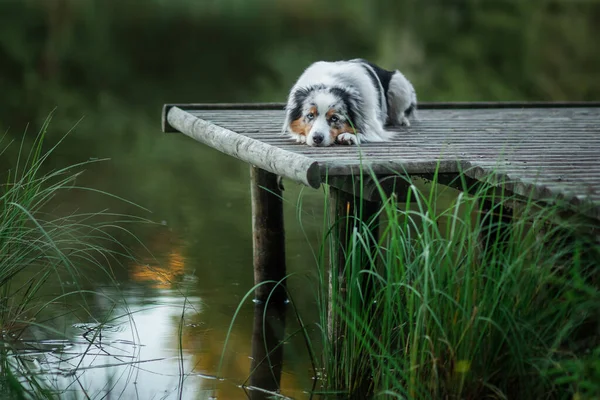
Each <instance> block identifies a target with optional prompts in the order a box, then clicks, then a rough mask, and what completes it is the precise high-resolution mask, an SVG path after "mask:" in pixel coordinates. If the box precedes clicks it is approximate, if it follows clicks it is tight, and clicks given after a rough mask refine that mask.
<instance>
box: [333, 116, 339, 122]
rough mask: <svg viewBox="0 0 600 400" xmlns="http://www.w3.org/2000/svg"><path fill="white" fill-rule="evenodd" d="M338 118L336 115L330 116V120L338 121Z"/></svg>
mask: <svg viewBox="0 0 600 400" xmlns="http://www.w3.org/2000/svg"><path fill="white" fill-rule="evenodd" d="M339 120H340V119H339V118H338V117H336V116H335V115H334V116H332V117H331V122H333V123H336V122H338V121H339Z"/></svg>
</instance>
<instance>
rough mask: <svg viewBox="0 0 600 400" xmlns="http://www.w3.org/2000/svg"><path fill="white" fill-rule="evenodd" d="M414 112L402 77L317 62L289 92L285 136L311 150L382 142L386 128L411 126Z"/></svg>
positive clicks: (353, 64) (360, 63) (367, 66)
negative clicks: (316, 147) (309, 147)
mask: <svg viewBox="0 0 600 400" xmlns="http://www.w3.org/2000/svg"><path fill="white" fill-rule="evenodd" d="M416 109H417V95H416V93H415V89H414V87H413V85H412V84H411V83H410V82H409V81H408V79H406V77H405V76H404V75H403V74H402V73H401V72H400V71H397V70H396V71H388V70H385V69H383V68H380V67H378V66H377V65H375V64H372V63H370V62H368V61H366V60H363V59H354V60H349V61H334V62H329V61H318V62H315V63H313V64H312V65H310V66H309V67H308V68H307V69H306V70H305V71H304V72H303V73H302V75H301V76H300V78H298V81H297V82H296V83H295V84H294V86H293V87H292V89H291V90H290V94H289V97H288V101H287V104H286V107H285V112H286V115H285V122H284V126H283V133H288V134H289V135H291V137H292V139H295V140H296V141H297V142H299V143H306V144H307V145H309V146H319V147H325V146H331V145H332V144H334V143H336V144H346V145H353V144H360V143H361V142H384V141H389V140H391V139H392V138H393V137H394V135H395V133H394V132H390V131H386V130H385V129H384V126H385V125H400V126H407V127H408V126H410V122H409V118H411V117H414V115H415V113H416Z"/></svg>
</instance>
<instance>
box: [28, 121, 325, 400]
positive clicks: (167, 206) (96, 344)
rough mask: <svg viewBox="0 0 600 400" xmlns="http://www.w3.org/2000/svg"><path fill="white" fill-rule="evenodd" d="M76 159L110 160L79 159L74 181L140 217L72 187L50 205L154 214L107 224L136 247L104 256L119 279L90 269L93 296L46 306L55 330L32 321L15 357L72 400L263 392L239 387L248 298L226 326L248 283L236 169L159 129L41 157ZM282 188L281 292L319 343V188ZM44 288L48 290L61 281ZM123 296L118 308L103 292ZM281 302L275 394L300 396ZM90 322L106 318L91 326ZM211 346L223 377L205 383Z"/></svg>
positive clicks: (243, 203)
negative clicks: (119, 225)
mask: <svg viewBox="0 0 600 400" xmlns="http://www.w3.org/2000/svg"><path fill="white" fill-rule="evenodd" d="M82 157H83V158H88V157H98V158H103V157H110V158H111V159H110V160H109V161H102V162H99V163H97V164H92V165H90V166H87V167H86V168H85V169H86V171H85V173H84V174H83V176H82V177H81V178H78V180H77V184H79V185H85V186H90V187H93V188H97V189H101V190H106V191H107V192H110V193H113V194H115V195H118V196H122V197H123V198H126V199H127V200H130V201H132V202H134V203H137V204H139V205H140V206H143V207H145V208H147V209H148V210H150V212H146V211H144V210H142V209H139V208H136V207H134V206H133V205H131V204H129V203H127V202H124V201H119V200H115V199H111V198H109V197H106V196H102V195H99V194H98V193H92V192H85V191H78V190H72V191H69V192H68V193H66V194H65V195H64V197H63V198H61V199H57V201H56V203H57V205H56V208H55V209H54V212H56V213H58V214H60V213H61V212H63V213H67V212H69V211H68V210H71V212H72V210H75V209H76V210H79V211H89V210H96V211H98V210H102V209H106V210H107V211H109V212H114V213H124V214H135V215H139V216H141V217H144V218H147V219H149V220H151V221H153V223H141V222H140V223H134V224H129V225H127V228H128V229H129V231H130V233H125V232H122V231H115V232H117V233H116V235H117V238H118V239H119V240H120V241H121V242H122V243H124V244H125V245H126V247H127V248H128V249H130V250H132V251H133V252H134V253H135V254H136V256H137V259H136V261H131V260H126V259H118V260H113V261H112V262H111V266H112V268H113V271H114V275H115V277H116V281H117V284H118V285H117V286H115V284H114V282H110V280H109V279H108V278H107V277H106V275H104V274H101V273H94V272H90V273H89V274H86V276H85V278H84V277H80V279H81V281H80V282H79V286H81V287H83V288H84V289H88V290H92V291H95V292H96V293H95V294H86V295H85V296H80V297H78V296H72V297H70V298H69V300H68V302H67V301H65V304H57V305H56V307H54V308H52V312H50V314H51V317H49V318H48V321H45V322H46V323H49V324H51V325H52V326H55V327H56V329H57V330H58V331H60V330H61V329H63V328H62V327H63V326H66V327H67V330H66V331H65V332H62V334H59V333H58V332H48V331H43V330H41V329H35V328H32V329H30V330H29V332H28V334H27V335H26V337H25V339H26V340H25V341H23V347H24V348H23V353H22V354H27V357H26V359H27V360H28V361H29V362H30V363H31V365H32V366H34V367H35V368H36V369H39V370H40V371H41V372H42V376H44V378H45V379H46V381H47V382H48V383H50V385H52V386H54V387H57V388H60V389H66V390H67V391H68V392H69V393H72V394H74V395H75V396H74V397H77V398H83V397H85V396H84V395H83V393H84V392H85V393H86V394H87V395H88V396H89V397H90V398H140V399H162V398H167V399H168V398H178V397H183V398H194V399H196V398H206V399H208V398H212V397H216V398H221V399H234V398H246V396H252V398H263V397H264V396H265V394H264V393H262V392H260V391H249V392H246V391H245V390H244V388H243V387H242V384H244V383H245V382H246V380H247V378H248V377H249V375H250V369H251V362H252V339H253V321H254V313H255V305H254V303H253V302H252V297H253V296H251V295H250V296H248V297H247V299H246V301H245V302H243V304H242V306H241V308H240V311H239V314H238V315H237V318H236V320H235V322H234V323H233V325H231V322H232V317H233V316H234V313H235V312H236V310H237V308H238V306H239V305H240V303H241V301H242V299H243V298H244V297H245V296H246V295H247V294H248V292H249V291H250V289H251V288H252V286H253V269H252V232H251V210H250V190H249V168H248V165H246V164H245V163H242V162H239V161H236V160H233V159H232V158H230V157H228V156H225V155H223V154H221V153H218V152H216V151H214V150H211V149H208V148H206V147H205V146H203V145H201V144H199V143H196V142H194V141H192V140H191V139H189V138H187V137H184V136H183V135H177V134H162V133H160V131H159V126H158V124H156V129H155V130H149V131H148V132H143V133H142V134H138V135H137V136H135V137H134V138H132V139H130V142H129V143H127V142H124V141H118V140H115V141H114V147H113V144H110V143H107V142H103V141H99V140H91V141H90V142H89V143H88V142H86V141H85V140H82V139H80V138H78V136H77V133H75V134H73V135H72V137H70V138H69V139H68V140H67V142H66V143H65V144H64V145H63V146H62V148H61V149H59V150H58V152H57V153H56V154H55V157H53V160H52V162H53V163H55V164H56V165H66V164H70V163H74V162H78V161H81V159H82ZM284 196H285V198H286V204H285V217H286V229H287V238H286V244H287V260H288V266H287V268H288V269H287V270H288V273H291V274H293V276H292V277H291V278H290V280H289V282H288V287H289V288H290V292H291V293H292V294H293V300H294V302H295V304H296V306H297V307H298V311H299V312H300V314H301V316H302V318H303V319H304V321H305V323H307V324H308V325H309V330H310V335H311V338H312V339H313V340H314V341H315V342H314V345H315V346H316V347H317V350H318V345H319V343H318V337H319V334H318V328H317V326H316V322H317V318H318V312H317V308H316V293H315V292H314V291H315V290H316V288H317V286H316V278H315V274H316V272H317V263H316V261H315V257H314V255H313V251H316V249H317V248H318V247H317V246H318V245H319V240H320V235H321V231H322V228H321V227H322V223H323V214H322V210H323V198H324V197H323V193H322V192H321V191H319V190H313V189H308V188H303V187H301V186H299V185H297V184H295V183H293V182H285V191H284ZM299 199H301V200H302V206H301V207H299V206H298V205H297V202H298V200H299ZM117 261H118V262H117ZM70 284H72V285H73V289H74V288H75V285H74V284H73V283H72V282H69V278H66V279H65V280H63V287H65V288H66V290H67V291H68V290H69V287H68V286H69V285H70ZM48 291H50V292H53V294H57V293H60V288H59V287H58V286H56V287H54V288H52V289H48ZM121 297H122V298H123V299H124V300H125V303H126V306H127V310H125V309H123V307H122V306H121V305H118V306H115V303H114V302H113V300H112V299H120V298H121ZM84 302H85V303H86V307H83V303H84ZM58 303H60V302H58ZM67 303H68V304H67ZM285 307H286V309H285V314H286V315H285V321H286V322H287V324H286V333H285V342H284V345H283V371H282V374H281V393H282V394H283V395H286V396H290V397H293V398H306V397H308V392H309V391H310V390H311V388H312V386H313V376H314V371H313V370H312V367H311V363H310V359H309V356H308V351H307V348H306V345H305V342H304V340H303V338H302V337H301V335H300V334H298V333H294V332H296V331H297V330H298V327H299V325H298V322H297V320H296V318H295V316H294V315H295V314H294V313H293V312H292V311H293V310H292V309H291V305H289V304H288V305H287V306H285ZM65 309H67V310H71V311H73V312H67V311H65ZM85 309H88V310H89V312H88V311H85ZM182 316H183V318H182ZM101 321H105V325H103V326H102V327H101V328H99V327H98V323H99V322H101ZM230 326H231V330H230ZM228 332H229V334H228ZM63 334H64V335H66V336H64V335H63ZM65 337H66V339H65ZM227 337H228V342H227V347H226V349H225V350H224V344H225V340H226V338H227ZM255 340H256V339H255ZM81 353H85V356H83V357H82V356H81ZM222 354H224V356H223V364H222V370H221V375H220V376H221V377H222V379H216V377H217V374H218V367H219V363H220V360H221V355H222ZM317 354H318V353H317ZM246 383H247V382H246ZM248 393H249V394H248Z"/></svg>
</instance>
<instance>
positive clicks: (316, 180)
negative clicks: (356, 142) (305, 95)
mask: <svg viewBox="0 0 600 400" xmlns="http://www.w3.org/2000/svg"><path fill="white" fill-rule="evenodd" d="M493 106H494V104H485V103H483V104H482V103H479V104H477V103H475V104H466V105H456V106H455V107H452V106H451V105H445V104H433V105H431V106H430V108H425V109H420V110H419V114H418V115H419V120H418V121H417V122H415V123H414V124H413V126H412V127H410V128H408V129H403V128H398V129H396V130H397V131H398V136H397V138H396V139H395V140H394V141H393V142H388V143H366V144H363V145H361V146H360V147H359V146H333V147H329V148H315V147H309V146H306V145H301V144H297V143H295V142H293V141H291V140H290V139H289V138H288V137H287V136H282V135H281V134H280V133H281V128H282V124H283V118H284V113H283V111H282V109H283V104H267V105H179V106H175V105H166V106H165V109H164V112H163V130H164V131H166V132H173V131H180V132H182V133H184V134H186V135H188V136H191V137H193V138H195V139H196V140H198V141H200V142H203V143H206V144H208V145H209V146H212V147H215V148H217V149H219V150H221V151H224V152H225V153H228V154H230V155H232V156H235V157H238V158H240V159H241V160H243V161H246V162H248V163H250V164H252V165H255V166H257V167H260V168H262V169H264V170H266V171H269V172H272V173H275V174H278V175H281V176H284V177H285V178H289V179H291V180H294V181H297V182H301V183H304V184H306V185H308V186H311V187H315V188H316V187H319V186H320V185H321V183H323V182H325V179H331V177H334V176H344V177H347V176H352V175H357V174H358V171H359V168H360V166H361V165H362V166H369V167H370V168H372V169H373V171H374V172H375V173H376V174H378V175H392V174H394V173H396V172H400V173H407V174H427V173H432V172H433V171H434V170H435V169H436V168H437V169H438V170H439V172H441V173H449V174H458V173H464V174H466V175H467V176H470V177H471V178H475V179H478V178H481V177H483V176H487V175H489V174H491V173H494V174H495V175H497V176H498V178H499V180H500V181H504V182H506V185H507V188H508V189H510V190H511V191H512V192H514V193H516V194H520V195H523V196H533V198H534V199H538V200H548V201H552V200H553V199H556V198H560V199H564V200H566V201H568V202H571V203H572V204H574V205H577V206H579V207H581V209H582V211H583V212H585V213H586V214H588V215H590V216H592V217H593V218H596V219H600V104H596V103H583V104H548V103H540V104H535V103H525V104H514V105H512V107H507V105H506V104H503V103H501V104H496V105H495V106H496V108H492V107H493ZM509 106H510V104H509ZM422 107H427V105H425V106H422ZM432 108H433V109H432ZM209 130H211V131H212V132H211V133H212V134H213V135H214V137H212V136H211V137H207V136H206V133H207V132H208V131H209ZM227 135H229V136H227ZM236 138H240V139H242V140H241V141H240V143H236V144H235V145H234V146H231V148H230V149H229V150H228V149H227V148H225V146H226V145H227V141H229V143H230V144H231V143H233V142H232V140H233V141H235V139H236ZM246 138H247V139H249V140H244V139H246ZM221 140H224V142H223V143H219V142H220V141H221ZM240 145H241V146H242V148H240ZM238 149H239V151H238Z"/></svg>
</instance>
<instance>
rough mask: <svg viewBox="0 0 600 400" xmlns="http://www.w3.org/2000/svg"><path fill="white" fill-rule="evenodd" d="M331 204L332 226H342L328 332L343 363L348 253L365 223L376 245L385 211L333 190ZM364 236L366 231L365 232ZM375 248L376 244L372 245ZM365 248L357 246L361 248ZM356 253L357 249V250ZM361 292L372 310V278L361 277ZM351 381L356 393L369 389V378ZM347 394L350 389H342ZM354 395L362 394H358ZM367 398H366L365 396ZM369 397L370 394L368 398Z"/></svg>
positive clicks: (334, 256) (335, 236)
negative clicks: (381, 213)
mask: <svg viewBox="0 0 600 400" xmlns="http://www.w3.org/2000/svg"><path fill="white" fill-rule="evenodd" d="M329 204H330V218H331V221H330V222H331V223H332V224H333V223H336V221H337V223H338V225H336V226H335V227H334V228H333V230H332V243H333V247H332V248H331V254H330V264H329V266H330V269H329V309H328V317H327V318H328V320H327V325H328V326H327V330H328V335H329V339H330V342H331V345H332V353H331V354H332V356H333V357H334V359H336V360H337V359H339V357H340V355H341V352H342V348H343V341H344V340H345V338H346V326H345V324H344V322H343V319H342V318H341V316H340V312H339V309H340V307H341V305H342V304H344V302H345V301H346V299H347V295H348V280H347V279H348V275H349V271H347V269H346V260H347V258H348V250H349V247H350V246H349V245H350V241H351V240H352V234H353V231H354V229H355V228H358V226H359V224H361V223H369V222H371V228H370V230H371V235H373V237H374V239H375V241H376V240H377V239H378V233H377V232H378V228H379V227H378V224H377V223H375V221H372V220H373V218H375V215H376V213H377V212H378V211H379V209H380V207H381V203H380V202H379V201H369V200H365V199H361V198H358V197H356V196H355V195H353V194H350V193H348V192H345V191H343V190H340V189H337V188H335V187H332V186H330V187H329ZM363 232H364V231H363ZM372 244H373V243H372ZM360 246H361V245H357V247H360ZM355 251H356V249H355ZM359 253H360V254H359V255H358V257H360V260H361V262H362V263H363V264H362V265H361V268H365V269H366V268H368V267H369V265H368V258H367V257H366V254H365V252H364V249H363V250H361V251H360V252H359ZM361 276H362V278H363V279H361V282H360V284H361V288H362V290H363V293H364V298H365V306H366V307H368V306H369V302H370V298H371V297H372V289H373V288H372V285H371V282H370V279H369V275H368V274H361ZM340 372H341V373H342V374H344V372H343V371H330V372H329V373H330V374H338V373H340ZM351 379H353V380H355V385H353V386H354V389H355V390H358V391H359V392H361V391H364V390H365V387H366V386H368V382H367V381H368V376H354V377H351ZM339 389H342V390H347V389H349V388H339ZM354 394H359V393H357V392H356V391H355V392H354ZM363 394H365V393H364V392H363ZM365 395H366V394H365Z"/></svg>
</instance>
